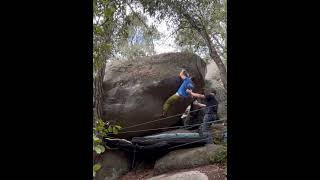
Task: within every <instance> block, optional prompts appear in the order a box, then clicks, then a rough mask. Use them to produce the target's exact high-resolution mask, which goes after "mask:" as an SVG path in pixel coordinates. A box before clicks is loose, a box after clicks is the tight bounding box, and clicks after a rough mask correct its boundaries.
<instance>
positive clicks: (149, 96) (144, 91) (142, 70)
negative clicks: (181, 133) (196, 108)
mask: <svg viewBox="0 0 320 180" xmlns="http://www.w3.org/2000/svg"><path fill="white" fill-rule="evenodd" d="M182 68H184V69H186V70H187V71H188V72H189V73H190V74H191V75H192V76H193V77H194V78H195V80H194V83H195V90H194V91H195V92H201V90H202V89H203V87H204V85H205V81H204V79H205V74H206V63H205V62H204V61H203V60H202V59H201V58H200V57H199V56H197V55H195V54H190V53H165V54H160V55H156V56H150V57H143V58H139V59H135V60H130V61H115V62H110V63H107V66H106V74H105V78H104V82H103V91H104V105H103V119H104V120H107V121H109V122H111V123H114V124H118V125H120V126H122V127H123V128H126V127H129V126H134V125H137V124H140V123H146V122H150V121H153V120H156V119H158V118H159V115H161V113H162V106H163V103H164V102H165V100H166V99H167V98H169V97H170V96H171V95H172V94H174V93H175V92H176V91H177V89H178V88H179V86H180V84H181V83H182V80H181V79H180V78H179V72H180V71H181V69H182ZM190 103H191V99H190V98H189V99H184V100H181V101H179V102H177V103H176V104H175V105H174V108H171V109H170V110H169V112H168V116H171V115H175V114H180V113H183V112H184V111H185V109H186V108H187V106H188V105H189V104H190ZM179 119H180V116H175V117H173V118H168V119H165V120H161V121H157V122H154V123H147V124H144V125H142V126H136V127H133V128H127V129H124V130H128V131H136V130H143V129H149V128H160V127H167V126H170V125H173V124H175V123H177V121H179ZM151 133H155V131H149V132H146V131H143V132H135V133H125V134H122V135H121V134H120V135H121V136H120V137H122V138H127V139H128V138H131V137H133V136H142V135H148V134H151Z"/></svg>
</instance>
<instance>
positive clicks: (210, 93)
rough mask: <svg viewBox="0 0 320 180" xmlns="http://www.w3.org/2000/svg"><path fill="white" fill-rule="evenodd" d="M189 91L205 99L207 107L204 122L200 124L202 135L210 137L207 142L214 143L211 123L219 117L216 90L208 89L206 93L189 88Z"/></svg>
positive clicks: (194, 95) (193, 95)
mask: <svg viewBox="0 0 320 180" xmlns="http://www.w3.org/2000/svg"><path fill="white" fill-rule="evenodd" d="M187 92H188V93H189V94H190V95H191V96H192V97H195V98H199V99H203V100H204V104H205V108H204V110H203V111H204V117H203V122H202V123H203V124H202V125H201V126H200V135H202V136H204V137H206V138H208V140H207V143H208V144H212V143H213V138H212V135H211V133H210V125H211V124H212V122H214V121H215V120H216V119H218V118H217V112H218V101H217V100H216V98H215V95H216V90H215V89H208V90H206V91H205V93H204V94H198V93H194V92H192V91H191V90H187Z"/></svg>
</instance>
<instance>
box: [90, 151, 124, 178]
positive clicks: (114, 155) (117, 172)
mask: <svg viewBox="0 0 320 180" xmlns="http://www.w3.org/2000/svg"><path fill="white" fill-rule="evenodd" d="M98 163H99V164H101V166H102V167H101V169H100V170H99V171H98V172H97V177H96V178H95V179H96V180H117V179H118V178H119V177H120V176H121V175H122V174H124V173H126V172H128V171H129V166H130V161H129V158H128V156H127V155H126V154H125V153H124V152H122V151H118V150H116V151H106V152H105V153H103V154H102V157H101V159H100V160H99V162H98Z"/></svg>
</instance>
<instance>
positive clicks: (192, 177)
mask: <svg viewBox="0 0 320 180" xmlns="http://www.w3.org/2000/svg"><path fill="white" fill-rule="evenodd" d="M208 179H209V178H208V176H207V175H205V174H204V173H201V172H200V171H187V172H179V173H175V174H162V175H159V176H155V177H152V178H149V179H147V180H208Z"/></svg>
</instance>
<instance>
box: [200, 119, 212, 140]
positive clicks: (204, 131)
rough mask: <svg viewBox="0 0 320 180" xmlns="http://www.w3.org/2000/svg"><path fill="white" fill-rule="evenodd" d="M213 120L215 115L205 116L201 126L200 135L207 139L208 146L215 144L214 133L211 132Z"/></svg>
mask: <svg viewBox="0 0 320 180" xmlns="http://www.w3.org/2000/svg"><path fill="white" fill-rule="evenodd" d="M213 118H214V117H213V114H205V115H204V117H203V122H202V125H201V126H200V132H199V134H200V135H201V136H203V137H204V138H206V142H207V144H213V138H212V133H211V131H210V121H212V119H213Z"/></svg>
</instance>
